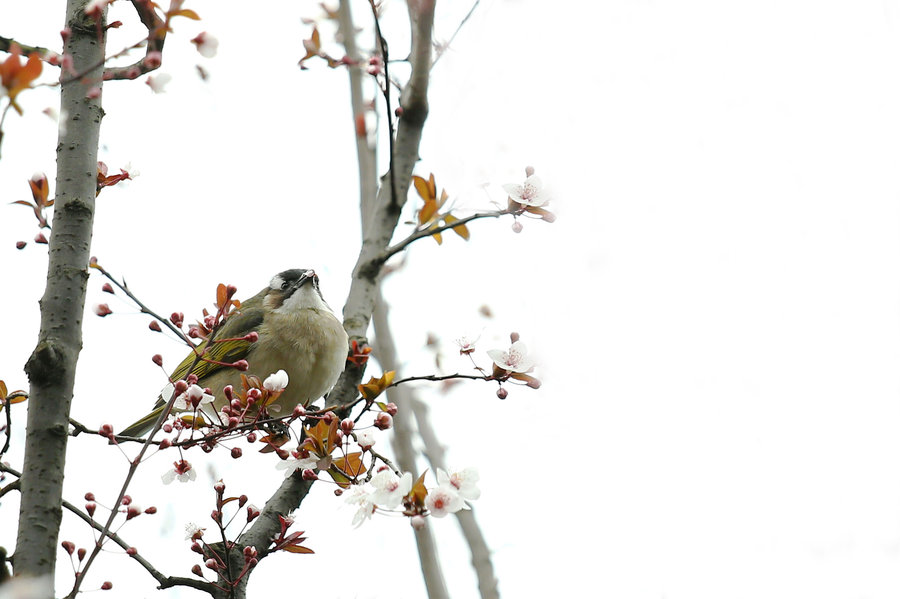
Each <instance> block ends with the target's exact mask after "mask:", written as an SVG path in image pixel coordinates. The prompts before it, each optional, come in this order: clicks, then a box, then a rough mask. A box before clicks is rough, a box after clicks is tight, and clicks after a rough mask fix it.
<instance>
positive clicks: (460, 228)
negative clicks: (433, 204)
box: [444, 214, 469, 241]
mask: <svg viewBox="0 0 900 599" xmlns="http://www.w3.org/2000/svg"><path fill="white" fill-rule="evenodd" d="M458 220H459V219H458V218H456V217H455V216H453V215H452V214H445V215H444V222H445V223H447V224H448V225H452V224H453V223H455V222H456V221H458ZM453 232H454V233H456V234H457V235H459V236H460V237H462V238H463V239H465V240H466V241H468V240H469V227H467V226H466V225H457V226H455V227H453Z"/></svg>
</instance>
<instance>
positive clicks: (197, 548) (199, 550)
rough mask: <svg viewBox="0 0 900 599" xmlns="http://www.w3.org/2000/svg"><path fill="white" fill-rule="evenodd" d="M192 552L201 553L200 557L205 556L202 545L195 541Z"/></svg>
mask: <svg viewBox="0 0 900 599" xmlns="http://www.w3.org/2000/svg"><path fill="white" fill-rule="evenodd" d="M191 551H193V552H194V553H199V554H200V555H203V547H201V546H200V543H198V542H197V541H194V542H193V543H191Z"/></svg>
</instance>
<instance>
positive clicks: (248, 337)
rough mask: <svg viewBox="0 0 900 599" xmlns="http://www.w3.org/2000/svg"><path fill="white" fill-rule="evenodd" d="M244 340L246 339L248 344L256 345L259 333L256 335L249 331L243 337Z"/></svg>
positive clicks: (254, 332)
mask: <svg viewBox="0 0 900 599" xmlns="http://www.w3.org/2000/svg"><path fill="white" fill-rule="evenodd" d="M244 339H246V340H247V341H249V342H250V343H256V342H257V341H259V333H257V332H256V331H250V332H249V333H247V334H246V335H244Z"/></svg>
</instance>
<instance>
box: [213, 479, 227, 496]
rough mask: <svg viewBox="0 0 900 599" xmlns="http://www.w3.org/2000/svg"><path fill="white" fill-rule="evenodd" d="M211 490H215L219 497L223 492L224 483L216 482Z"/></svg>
mask: <svg viewBox="0 0 900 599" xmlns="http://www.w3.org/2000/svg"><path fill="white" fill-rule="evenodd" d="M213 489H215V490H216V494H217V495H221V494H222V493H224V492H225V483H224V482H223V481H222V480H218V481H216V484H214V485H213Z"/></svg>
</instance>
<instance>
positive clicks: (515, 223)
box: [512, 220, 523, 233]
mask: <svg viewBox="0 0 900 599" xmlns="http://www.w3.org/2000/svg"><path fill="white" fill-rule="evenodd" d="M522 228H523V227H522V223H520V222H519V221H517V220H516V221H513V224H512V230H513V233H521V232H522Z"/></svg>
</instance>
